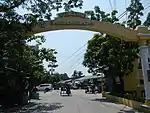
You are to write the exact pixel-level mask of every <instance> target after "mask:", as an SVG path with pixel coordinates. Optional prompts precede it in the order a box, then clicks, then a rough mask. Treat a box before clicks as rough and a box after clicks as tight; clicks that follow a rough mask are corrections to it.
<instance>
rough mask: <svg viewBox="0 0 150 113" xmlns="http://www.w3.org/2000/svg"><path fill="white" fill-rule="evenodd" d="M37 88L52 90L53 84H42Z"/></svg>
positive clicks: (39, 89) (38, 89)
mask: <svg viewBox="0 0 150 113" xmlns="http://www.w3.org/2000/svg"><path fill="white" fill-rule="evenodd" d="M36 89H37V91H50V90H52V84H40V85H39V86H37V87H36Z"/></svg>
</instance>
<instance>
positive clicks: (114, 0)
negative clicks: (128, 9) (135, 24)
mask: <svg viewBox="0 0 150 113" xmlns="http://www.w3.org/2000/svg"><path fill="white" fill-rule="evenodd" d="M113 4H114V9H115V10H116V0H113Z"/></svg>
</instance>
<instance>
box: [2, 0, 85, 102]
mask: <svg viewBox="0 0 150 113" xmlns="http://www.w3.org/2000/svg"><path fill="white" fill-rule="evenodd" d="M82 3H83V1H82V0H69V1H65V0H1V1H0V83H3V84H1V86H2V87H3V88H4V90H3V91H0V92H1V93H4V95H5V94H6V93H7V95H8V92H9V91H10V90H11V93H13V90H12V87H14V88H16V89H18V90H19V91H20V95H19V96H21V95H23V94H24V91H25V87H26V84H25V83H24V82H25V80H26V79H25V77H29V78H31V79H33V78H36V79H38V80H40V82H54V81H59V80H60V79H59V78H58V76H57V75H56V76H54V77H52V76H51V75H50V73H49V72H48V71H47V70H46V69H44V66H43V60H45V61H46V62H48V64H49V67H53V68H56V67H57V66H58V65H56V62H57V60H56V57H55V55H54V54H55V53H56V51H55V50H53V49H46V48H41V49H37V50H35V49H33V48H32V47H31V46H29V45H27V43H28V42H30V41H33V40H35V41H36V42H37V45H38V46H40V45H41V44H42V43H44V42H45V38H44V37H43V36H29V35H27V34H28V33H29V32H31V31H32V28H33V27H34V26H35V25H36V24H37V22H39V21H42V20H49V19H51V16H52V14H51V12H52V11H53V10H57V11H58V10H59V9H60V8H62V9H64V10H65V11H70V10H71V9H72V8H74V7H76V8H78V7H79V8H81V7H82ZM20 9H22V10H23V11H24V13H26V12H27V13H26V14H18V13H17V11H18V10H20ZM53 63H55V64H53ZM9 80H11V81H12V83H14V84H15V86H12V85H9V83H10V82H9ZM2 81H3V82H2ZM31 81H32V80H31ZM31 84H32V83H31ZM32 85H33V84H32ZM8 86H9V87H10V88H7V87H8ZM5 88H6V89H5ZM7 90H9V91H7ZM5 91H6V92H5ZM14 92H15V90H14ZM11 96H13V95H11V94H10V95H9V97H11ZM12 98H14V96H13V97H12ZM20 98H21V97H20ZM16 100H17V99H16ZM9 101H10V100H9ZM9 101H8V102H9ZM0 104H1V103H0Z"/></svg>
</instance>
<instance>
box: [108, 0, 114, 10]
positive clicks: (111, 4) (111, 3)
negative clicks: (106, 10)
mask: <svg viewBox="0 0 150 113" xmlns="http://www.w3.org/2000/svg"><path fill="white" fill-rule="evenodd" d="M109 5H110V8H111V10H113V6H112V3H111V0H109Z"/></svg>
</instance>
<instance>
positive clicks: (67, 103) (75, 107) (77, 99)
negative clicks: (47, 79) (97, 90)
mask: <svg viewBox="0 0 150 113" xmlns="http://www.w3.org/2000/svg"><path fill="white" fill-rule="evenodd" d="M9 113H10V111H9ZM11 113H138V112H136V111H134V110H133V109H132V108H129V107H127V106H125V105H121V104H117V103H113V102H109V101H107V100H105V99H104V98H102V97H101V95H100V94H85V93H84V91H83V90H74V91H72V96H60V95H59V91H52V92H47V93H43V92H40V99H39V100H34V101H32V102H31V103H30V104H29V105H27V106H25V107H24V108H22V109H20V110H17V111H11Z"/></svg>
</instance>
